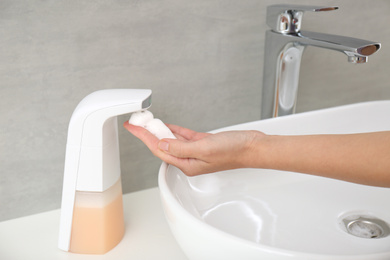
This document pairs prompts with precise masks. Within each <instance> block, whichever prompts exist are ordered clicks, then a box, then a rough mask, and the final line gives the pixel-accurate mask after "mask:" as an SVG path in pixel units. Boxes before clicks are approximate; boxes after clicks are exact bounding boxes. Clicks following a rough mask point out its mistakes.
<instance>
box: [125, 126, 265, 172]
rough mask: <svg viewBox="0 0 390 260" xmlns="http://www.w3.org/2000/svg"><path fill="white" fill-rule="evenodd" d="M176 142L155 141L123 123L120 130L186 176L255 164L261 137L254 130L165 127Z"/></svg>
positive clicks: (136, 127)
mask: <svg viewBox="0 0 390 260" xmlns="http://www.w3.org/2000/svg"><path fill="white" fill-rule="evenodd" d="M167 126H168V127H169V129H170V130H171V131H172V133H173V134H174V135H175V136H176V138H177V139H162V140H158V139H157V138H156V137H155V136H154V135H153V134H151V133H150V132H149V131H147V130H146V129H144V128H142V127H138V126H134V125H130V124H129V123H128V122H125V123H124V127H125V128H126V129H127V130H128V131H130V132H131V133H132V134H133V135H135V136H136V137H138V138H139V139H141V141H143V142H144V143H145V144H146V145H147V146H148V148H149V149H150V150H151V151H152V153H153V154H154V155H155V156H157V157H159V158H160V159H161V160H163V161H165V162H167V163H169V164H172V165H174V166H176V167H177V168H179V169H180V170H182V171H183V172H184V173H185V174H186V175H188V176H195V175H200V174H204V173H211V172H217V171H222V170H229V169H236V168H243V167H250V165H254V164H256V163H257V164H258V161H259V158H254V155H255V154H256V153H254V152H253V149H254V147H253V143H254V141H255V139H257V138H262V137H263V136H265V135H264V134H263V133H261V132H258V131H228V132H221V133H217V134H209V133H199V132H195V131H192V130H190V129H186V128H183V127H180V126H175V125H169V124H167Z"/></svg>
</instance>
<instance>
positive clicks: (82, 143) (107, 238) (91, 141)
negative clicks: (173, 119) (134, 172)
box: [58, 89, 151, 254]
mask: <svg viewBox="0 0 390 260" xmlns="http://www.w3.org/2000/svg"><path fill="white" fill-rule="evenodd" d="M150 105H151V91H150V90H145V89H110V90H101V91H96V92H94V93H92V94H90V95H88V96H87V97H85V98H84V99H83V100H82V101H81V102H80V103H79V105H78V106H77V107H76V109H75V111H74V112H73V115H72V118H71V120H70V123H69V129H68V139H67V146H66V158H65V170H64V183H63V192H62V204H61V220H60V232H59V242H58V246H59V248H60V249H62V250H65V251H70V252H74V253H85V254H104V253H106V252H108V251H109V250H110V249H112V248H113V247H114V246H115V245H116V244H117V243H119V242H120V240H121V239H122V237H123V234H124V223H123V206H122V190H121V179H120V159H119V142H118V122H117V116H118V115H121V114H126V113H132V112H136V111H140V110H143V109H147V108H148V107H149V106H150Z"/></svg>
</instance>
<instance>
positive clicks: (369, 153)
mask: <svg viewBox="0 0 390 260" xmlns="http://www.w3.org/2000/svg"><path fill="white" fill-rule="evenodd" d="M254 145H255V147H256V148H254V149H256V150H257V151H256V152H255V153H253V155H254V157H253V158H252V163H253V165H252V167H256V168H268V169H276V170H285V171H295V172H301V173H307V174H313V175H319V176H324V177H330V178H335V179H340V180H345V181H350V182H356V183H361V184H367V185H374V186H385V187H390V132H377V133H364V134H351V135H309V136H266V137H264V136H262V137H261V138H258V140H257V141H255V142H254Z"/></svg>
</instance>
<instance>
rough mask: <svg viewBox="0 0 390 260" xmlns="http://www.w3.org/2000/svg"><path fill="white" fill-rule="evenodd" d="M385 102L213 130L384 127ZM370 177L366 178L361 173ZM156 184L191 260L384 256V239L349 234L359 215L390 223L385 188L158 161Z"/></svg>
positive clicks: (389, 247)
mask: <svg viewBox="0 0 390 260" xmlns="http://www.w3.org/2000/svg"><path fill="white" fill-rule="evenodd" d="M389 112H390V101H376V102H368V103H359V104H354V105H348V106H342V107H336V108H331V109H325V110H319V111H313V112H308V113H302V114H296V115H292V116H286V117H280V118H275V119H269V120H263V121H256V122H250V123H246V124H241V125H236V126H231V127H227V128H224V129H219V130H216V131H215V132H218V131H224V130H241V129H243V130H244V129H257V130H260V131H263V132H265V133H269V134H279V135H301V134H336V133H358V132H370V131H383V130H390V119H389ZM367 174H369V173H367ZM159 187H160V191H161V197H162V201H163V206H164V209H165V214H166V218H167V220H168V223H169V225H170V227H171V230H172V232H173V234H174V236H175V238H176V240H177V241H178V243H179V244H180V246H181V247H182V249H183V251H184V252H185V253H186V255H187V256H188V258H189V259H191V260H201V259H202V260H203V259H213V260H217V259H223V260H228V259H234V260H236V259H300V260H301V259H311V260H313V259H314V260H315V259H354V260H356V259H390V236H387V237H383V238H377V239H367V238H360V237H356V236H353V235H351V234H348V233H347V232H346V231H345V230H344V229H345V228H344V229H343V225H342V221H341V219H342V218H344V217H345V216H349V215H353V214H357V215H366V216H374V217H376V218H380V219H382V220H384V221H385V222H387V223H390V189H387V188H376V187H369V186H364V185H358V184H352V183H348V182H343V181H338V180H333V179H327V178H322V177H316V176H309V175H305V174H299V173H293V172H281V171H272V170H262V169H239V170H233V171H226V172H220V173H215V174H209V175H204V176H198V177H191V178H189V177H186V176H185V175H184V174H183V173H182V172H181V171H180V170H178V169H177V168H175V167H173V166H170V165H167V164H165V163H163V164H162V166H161V169H160V173H159Z"/></svg>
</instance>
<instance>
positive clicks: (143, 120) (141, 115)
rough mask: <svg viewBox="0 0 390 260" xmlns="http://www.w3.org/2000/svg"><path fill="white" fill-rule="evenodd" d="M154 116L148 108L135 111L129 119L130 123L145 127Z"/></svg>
mask: <svg viewBox="0 0 390 260" xmlns="http://www.w3.org/2000/svg"><path fill="white" fill-rule="evenodd" d="M153 118H154V117H153V114H152V112H150V111H148V110H142V111H138V112H135V113H133V114H132V115H131V117H130V119H129V124H132V125H136V126H142V127H145V126H146V124H147V123H148V122H149V121H150V120H152V119H153Z"/></svg>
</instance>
